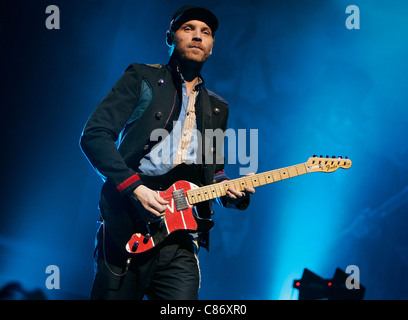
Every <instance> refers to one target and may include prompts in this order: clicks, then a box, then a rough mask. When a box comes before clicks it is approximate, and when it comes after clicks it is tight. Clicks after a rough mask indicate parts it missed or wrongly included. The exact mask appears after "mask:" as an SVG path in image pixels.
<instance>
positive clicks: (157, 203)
mask: <svg viewBox="0 0 408 320" xmlns="http://www.w3.org/2000/svg"><path fill="white" fill-rule="evenodd" d="M133 198H134V199H135V200H137V201H139V202H140V204H141V205H142V206H143V208H144V209H145V212H140V214H141V218H143V219H144V220H145V221H146V222H151V221H154V220H156V219H157V218H158V217H161V216H163V215H164V213H165V211H166V207H167V204H169V202H168V201H166V200H164V199H163V198H162V197H160V196H159V194H158V193H157V192H156V191H154V190H152V189H150V188H148V187H146V186H145V185H140V186H138V187H137V188H136V189H135V190H133ZM142 211H144V210H142Z"/></svg>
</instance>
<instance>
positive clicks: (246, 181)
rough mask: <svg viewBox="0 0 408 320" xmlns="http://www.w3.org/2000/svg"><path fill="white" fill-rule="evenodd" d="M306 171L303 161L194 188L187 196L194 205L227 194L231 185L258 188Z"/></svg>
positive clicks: (233, 186) (239, 188)
mask: <svg viewBox="0 0 408 320" xmlns="http://www.w3.org/2000/svg"><path fill="white" fill-rule="evenodd" d="M306 173H308V170H307V167H306V163H302V164H298V165H294V166H290V167H286V168H281V169H276V170H272V171H267V172H263V173H258V174H253V175H249V176H245V177H242V178H238V179H234V180H226V181H223V182H218V183H215V184H211V185H208V186H204V187H200V188H197V189H192V190H189V191H187V198H188V201H189V203H190V204H192V205H193V204H196V203H199V202H203V201H207V200H211V199H214V198H218V197H222V196H225V195H226V194H227V190H228V188H229V187H232V188H234V189H236V190H238V191H244V188H245V186H249V187H253V188H256V187H259V186H263V185H266V184H270V183H273V182H277V181H281V180H285V179H289V178H293V177H297V176H300V175H302V174H306Z"/></svg>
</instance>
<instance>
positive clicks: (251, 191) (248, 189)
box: [245, 186, 255, 193]
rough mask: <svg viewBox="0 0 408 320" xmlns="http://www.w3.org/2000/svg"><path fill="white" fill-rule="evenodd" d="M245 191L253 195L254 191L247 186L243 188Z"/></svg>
mask: <svg viewBox="0 0 408 320" xmlns="http://www.w3.org/2000/svg"><path fill="white" fill-rule="evenodd" d="M245 191H248V192H249V193H255V189H254V188H252V187H248V186H245Z"/></svg>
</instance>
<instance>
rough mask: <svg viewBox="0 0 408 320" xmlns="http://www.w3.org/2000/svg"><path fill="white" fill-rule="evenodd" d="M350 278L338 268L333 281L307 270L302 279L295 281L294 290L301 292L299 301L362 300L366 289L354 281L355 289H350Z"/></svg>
mask: <svg viewBox="0 0 408 320" xmlns="http://www.w3.org/2000/svg"><path fill="white" fill-rule="evenodd" d="M349 277H350V275H349V274H347V273H345V272H344V271H342V270H341V269H340V268H337V269H336V271H335V273H334V276H333V278H332V279H323V278H321V277H319V276H318V275H316V274H314V273H313V272H312V271H310V270H309V269H306V268H305V269H304V270H303V275H302V278H301V279H297V280H294V281H293V288H295V289H297V290H299V298H298V299H299V300H362V299H363V297H364V293H365V287H364V286H363V285H361V284H360V283H356V281H357V280H356V279H353V281H354V285H353V287H352V288H348V287H347V285H346V282H347V279H348V278H349Z"/></svg>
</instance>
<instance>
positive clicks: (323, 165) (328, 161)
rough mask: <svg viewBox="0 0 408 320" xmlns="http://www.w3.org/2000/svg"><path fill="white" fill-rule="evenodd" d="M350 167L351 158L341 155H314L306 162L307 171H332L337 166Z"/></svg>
mask: <svg viewBox="0 0 408 320" xmlns="http://www.w3.org/2000/svg"><path fill="white" fill-rule="evenodd" d="M350 167H351V160H350V159H347V157H346V158H344V159H343V157H341V156H340V157H336V156H332V157H331V158H329V156H326V157H325V158H324V157H323V156H320V157H318V156H316V155H314V156H313V157H311V158H309V160H307V162H306V169H307V172H333V171H336V170H337V169H339V168H342V169H348V168H350Z"/></svg>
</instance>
